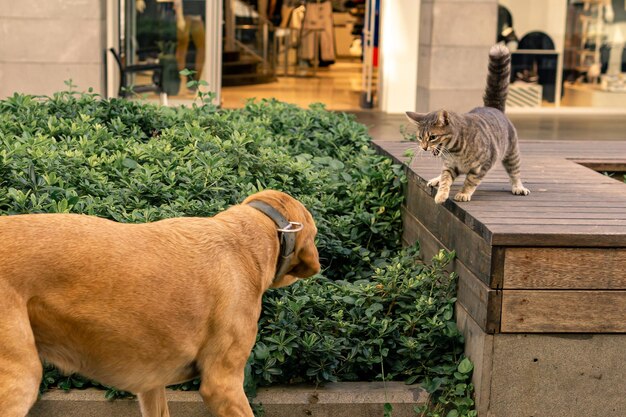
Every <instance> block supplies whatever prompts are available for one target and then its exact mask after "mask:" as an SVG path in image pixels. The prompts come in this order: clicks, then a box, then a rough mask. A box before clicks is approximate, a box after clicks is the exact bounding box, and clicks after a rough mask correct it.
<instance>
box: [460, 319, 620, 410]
mask: <svg viewBox="0 0 626 417" xmlns="http://www.w3.org/2000/svg"><path fill="white" fill-rule="evenodd" d="M457 322H458V324H459V328H460V329H461V331H462V332H463V333H464V335H465V337H466V345H465V353H466V354H467V355H468V356H469V357H470V358H471V359H472V360H473V361H474V362H475V371H474V376H473V382H474V384H475V387H476V401H477V408H478V411H479V416H480V417H571V416H581V417H582V416H584V417H623V416H624V415H626V395H624V393H626V379H625V378H624V375H626V361H625V360H624V359H625V357H626V356H625V355H626V354H625V349H624V346H626V334H502V333H499V334H487V333H484V332H483V331H482V330H481V329H480V327H478V325H477V324H476V322H474V320H473V319H472V318H471V317H470V316H469V315H468V314H467V313H466V312H465V310H464V309H463V308H462V307H457Z"/></svg>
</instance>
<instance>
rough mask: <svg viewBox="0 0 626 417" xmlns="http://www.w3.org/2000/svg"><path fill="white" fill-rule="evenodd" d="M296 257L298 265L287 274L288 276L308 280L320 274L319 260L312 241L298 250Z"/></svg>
mask: <svg viewBox="0 0 626 417" xmlns="http://www.w3.org/2000/svg"><path fill="white" fill-rule="evenodd" d="M296 256H297V258H298V259H297V261H298V263H297V264H296V265H295V266H294V267H293V269H292V270H291V271H289V272H288V275H293V276H294V277H298V278H308V277H311V276H313V275H315V274H317V273H318V272H320V269H321V266H320V258H319V254H318V253H317V248H316V247H315V242H314V240H313V239H310V242H308V243H306V244H305V245H304V247H302V248H300V250H299V251H298V253H297V255H296Z"/></svg>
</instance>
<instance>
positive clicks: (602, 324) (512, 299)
mask: <svg viewBox="0 0 626 417" xmlns="http://www.w3.org/2000/svg"><path fill="white" fill-rule="evenodd" d="M501 332H502V333H562V332H568V333H572V332H574V333H624V332H626V291H525V290H504V291H503V292H502V322H501Z"/></svg>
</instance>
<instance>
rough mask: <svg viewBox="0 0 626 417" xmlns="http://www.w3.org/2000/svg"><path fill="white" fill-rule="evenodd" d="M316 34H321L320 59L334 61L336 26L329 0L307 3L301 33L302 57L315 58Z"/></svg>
mask: <svg viewBox="0 0 626 417" xmlns="http://www.w3.org/2000/svg"><path fill="white" fill-rule="evenodd" d="M315 36H319V48H320V54H319V58H320V60H322V61H334V60H335V28H334V26H333V6H332V4H331V2H329V1H326V2H323V3H308V4H307V5H306V10H305V12H304V20H303V22H302V30H301V35H300V41H301V42H302V44H301V51H300V58H301V59H314V55H315V54H314V49H315V46H314V45H315Z"/></svg>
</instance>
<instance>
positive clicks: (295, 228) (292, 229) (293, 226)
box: [278, 222, 304, 233]
mask: <svg viewBox="0 0 626 417" xmlns="http://www.w3.org/2000/svg"><path fill="white" fill-rule="evenodd" d="M303 228H304V226H303V225H302V223H298V222H289V224H288V225H287V226H285V227H283V228H282V229H278V231H279V232H283V233H296V232H299V231H300V230H302V229H303Z"/></svg>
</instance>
